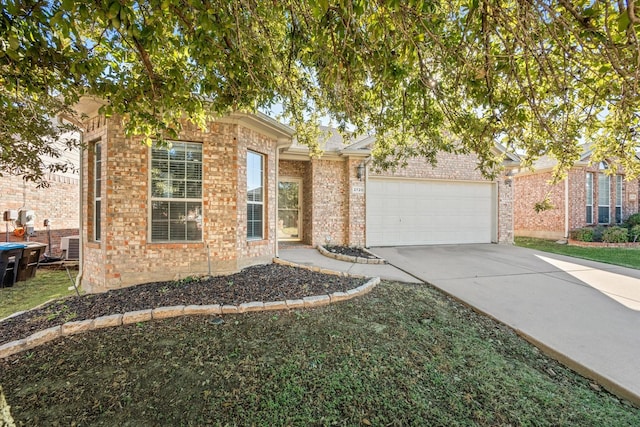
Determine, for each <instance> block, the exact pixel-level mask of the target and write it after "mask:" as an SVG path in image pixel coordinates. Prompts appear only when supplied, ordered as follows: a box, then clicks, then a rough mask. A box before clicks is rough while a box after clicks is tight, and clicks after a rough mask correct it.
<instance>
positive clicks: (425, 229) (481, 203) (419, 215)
mask: <svg viewBox="0 0 640 427" xmlns="http://www.w3.org/2000/svg"><path fill="white" fill-rule="evenodd" d="M494 187H495V185H494V184H492V183H484V182H478V183H476V182H456V181H423V180H399V179H388V178H387V179H383V178H378V179H376V178H371V179H370V180H369V181H368V182H367V245H368V246H400V245H437V244H456V243H491V242H492V241H494V240H495V238H494V235H495V223H496V213H495V212H496V202H495V191H494Z"/></svg>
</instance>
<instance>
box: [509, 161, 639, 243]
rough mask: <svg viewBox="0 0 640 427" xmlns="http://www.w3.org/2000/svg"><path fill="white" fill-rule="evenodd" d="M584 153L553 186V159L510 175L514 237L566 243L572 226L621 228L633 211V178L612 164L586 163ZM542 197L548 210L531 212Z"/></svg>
mask: <svg viewBox="0 0 640 427" xmlns="http://www.w3.org/2000/svg"><path fill="white" fill-rule="evenodd" d="M590 160H591V151H590V150H585V151H584V152H583V154H582V156H581V158H580V160H579V161H578V162H576V163H575V165H574V166H573V167H572V168H571V169H570V170H569V172H568V175H567V179H565V180H563V181H561V182H559V183H557V184H555V185H552V184H551V178H552V174H553V167H554V166H555V165H556V162H555V160H553V159H551V158H549V157H546V156H545V157H542V158H541V159H540V160H539V161H538V162H536V164H535V165H534V171H522V172H520V173H518V174H516V175H515V176H514V184H513V185H514V223H515V225H514V232H515V235H516V236H528V237H538V238H544V239H567V237H568V236H569V232H570V231H571V230H573V229H576V228H581V227H585V226H592V225H616V224H621V223H622V222H623V221H624V220H625V219H626V218H627V217H628V216H629V215H631V214H634V213H637V212H638V190H639V187H638V180H632V181H626V180H625V174H624V171H623V170H622V169H621V168H620V167H618V166H617V165H616V163H615V162H614V161H606V162H600V163H597V164H592V163H591V161H590ZM545 198H547V199H548V200H549V202H550V209H547V210H543V211H540V212H536V210H535V209H534V208H535V205H536V203H540V202H541V201H543V200H544V199H545Z"/></svg>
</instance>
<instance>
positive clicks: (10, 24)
mask: <svg viewBox="0 0 640 427" xmlns="http://www.w3.org/2000/svg"><path fill="white" fill-rule="evenodd" d="M560 4H561V5H555V6H550V5H549V3H548V2H546V1H542V0H535V1H533V2H516V1H513V0H510V1H506V2H500V3H499V4H498V3H496V2H494V1H492V0H454V1H450V2H438V3H436V2H432V1H428V0H410V1H406V2H401V1H395V0H375V1H371V2H367V1H364V0H358V1H344V0H335V1H334V0H321V1H310V0H296V1H294V0H283V1H278V2H266V1H254V2H248V1H237V2H228V1H225V0H211V1H210V2H208V3H207V4H203V3H202V2H201V1H197V0H154V1H150V2H135V1H134V2H120V1H118V0H107V1H102V2H83V1H73V0H63V1H61V2H59V1H55V2H54V1H45V2H43V3H39V4H38V5H39V6H38V7H33V8H30V9H27V8H25V6H24V5H23V2H20V1H17V0H9V1H8V2H7V7H6V8H5V9H4V10H3V11H2V14H1V15H0V26H1V28H0V29H1V30H2V31H0V47H1V49H0V71H1V74H0V75H1V76H2V77H1V78H4V79H6V81H11V84H10V85H6V86H2V90H5V91H6V93H5V95H4V96H5V98H6V99H10V94H12V93H14V92H15V88H16V87H17V88H19V91H20V93H21V95H20V96H21V97H22V98H21V99H24V100H29V102H31V103H37V102H39V101H38V100H40V99H46V98H47V97H48V96H51V95H54V94H55V95H63V96H64V99H65V100H66V102H67V106H68V105H70V103H72V102H74V100H76V99H78V97H79V96H80V95H81V94H85V93H88V94H91V95H95V96H98V97H100V98H102V99H108V100H109V104H108V105H107V106H105V108H104V113H105V114H109V115H111V114H113V115H114V116H118V117H123V120H124V124H125V126H126V131H127V133H128V134H129V135H141V136H143V137H144V139H146V140H149V139H151V138H153V139H162V138H165V137H169V136H172V137H174V136H175V135H177V134H178V133H179V131H180V130H181V127H182V123H183V119H184V118H187V119H188V120H191V121H192V122H194V123H198V124H199V125H201V126H204V123H205V122H206V120H207V119H210V118H212V117H215V116H219V115H222V114H226V113H228V112H230V111H233V110H242V111H255V110H256V109H259V108H265V109H268V108H270V107H271V106H273V105H274V104H276V103H277V104H282V111H283V118H284V119H285V120H287V121H288V122H289V123H290V124H291V126H293V127H295V128H296V129H298V133H299V140H300V141H304V142H305V143H307V144H310V145H311V146H312V148H313V147H314V146H315V145H314V144H315V143H316V142H317V141H315V140H314V138H318V132H317V128H316V130H315V131H314V130H313V128H314V127H315V123H314V122H313V121H314V120H316V119H317V118H319V117H323V116H327V115H328V116H329V117H331V119H332V120H333V121H334V124H336V125H338V126H339V127H341V128H343V129H346V128H350V129H354V130H355V132H357V133H375V134H377V135H378V141H379V147H377V148H376V150H375V153H376V154H377V156H376V158H377V160H378V164H379V165H382V166H385V167H393V166H394V165H401V164H402V163H403V162H405V161H406V160H407V158H409V157H410V156H415V155H419V156H424V157H426V158H427V159H429V160H434V159H435V156H436V154H437V152H438V151H439V150H448V151H456V152H474V153H476V154H477V156H478V164H479V168H481V170H482V171H483V172H484V173H485V174H486V175H487V176H493V175H495V174H496V173H498V172H499V169H500V167H501V161H502V158H501V157H500V156H499V155H496V151H495V150H494V145H495V143H496V142H501V143H502V144H503V145H505V146H507V147H509V149H510V150H512V151H518V152H519V153H525V155H524V157H525V161H524V163H525V164H531V163H532V162H533V160H535V158H536V157H537V156H541V155H545V154H549V155H552V156H555V157H557V158H558V160H559V165H560V166H559V169H558V176H560V175H561V174H562V171H563V170H565V169H566V168H567V167H569V166H570V165H571V164H572V163H573V162H575V160H576V159H577V158H578V157H579V153H580V152H581V147H580V144H581V143H582V142H589V143H593V144H595V146H596V148H598V149H596V150H595V151H594V152H595V153H596V154H597V155H598V156H605V157H606V156H618V157H620V158H621V162H622V163H623V164H624V165H625V167H628V169H629V170H631V171H636V170H637V171H638V172H640V167H638V164H637V163H638V162H637V159H636V158H635V155H633V153H632V152H633V151H634V150H633V148H634V147H635V146H638V143H639V141H638V134H637V133H632V132H629V129H630V128H636V127H637V125H638V123H637V122H638V117H637V115H638V113H637V112H638V111H640V108H639V107H640V105H639V104H640V95H639V94H638V87H637V81H638V77H640V76H638V73H639V72H640V71H639V70H640V66H638V64H639V63H640V62H639V60H638V58H639V55H638V53H639V52H640V47H639V42H638V37H637V34H636V30H637V28H636V26H635V25H632V22H631V21H632V20H633V19H632V15H630V14H629V12H628V11H627V10H618V6H617V5H616V4H615V3H614V2H596V3H593V2H588V1H581V2H568V3H567V6H562V4H563V3H562V2H561V3H560ZM498 6H499V7H498ZM21 102H22V101H21ZM2 105H3V107H4V106H6V108H8V109H9V111H11V113H12V114H10V115H8V116H7V119H8V120H14V121H15V123H14V124H15V125H16V126H18V125H19V120H18V119H17V117H18V104H12V102H10V101H6V103H5V104H2ZM51 107H52V106H51ZM13 113H15V117H14V115H13ZM53 114H56V113H55V108H52V110H51V111H49V115H53ZM12 117H13V118H12ZM7 138H9V137H8V136H7ZM621 147H622V148H621ZM312 151H313V150H312ZM314 152H315V151H314Z"/></svg>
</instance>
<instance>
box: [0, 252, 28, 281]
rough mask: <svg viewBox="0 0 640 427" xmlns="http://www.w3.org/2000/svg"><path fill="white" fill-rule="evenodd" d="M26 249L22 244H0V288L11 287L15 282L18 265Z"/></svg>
mask: <svg viewBox="0 0 640 427" xmlns="http://www.w3.org/2000/svg"><path fill="white" fill-rule="evenodd" d="M26 247H27V246H26V245H23V244H22V243H0V288H4V287H11V286H13V284H14V283H15V282H16V278H17V277H18V263H19V262H20V258H22V251H23V250H24V248H26Z"/></svg>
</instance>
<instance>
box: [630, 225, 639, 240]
mask: <svg viewBox="0 0 640 427" xmlns="http://www.w3.org/2000/svg"><path fill="white" fill-rule="evenodd" d="M638 239H640V225H634V226H633V227H631V229H629V241H630V242H637V241H638Z"/></svg>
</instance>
